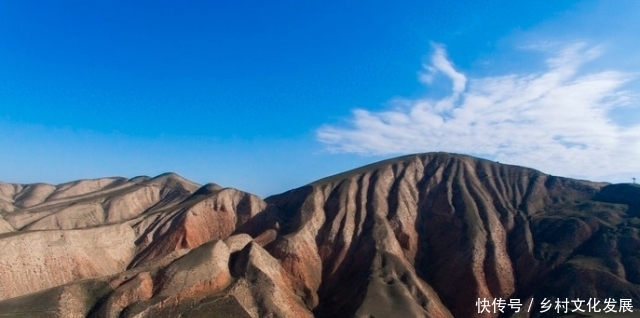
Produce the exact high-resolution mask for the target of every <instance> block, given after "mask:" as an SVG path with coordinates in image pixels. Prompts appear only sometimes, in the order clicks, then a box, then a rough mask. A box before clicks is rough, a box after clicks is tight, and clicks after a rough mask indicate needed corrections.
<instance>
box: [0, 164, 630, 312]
mask: <svg viewBox="0 0 640 318" xmlns="http://www.w3.org/2000/svg"><path fill="white" fill-rule="evenodd" d="M639 198H640V187H638V186H636V185H629V184H621V185H608V184H603V183H592V182H587V181H580V180H573V179H567V178H561V177H555V176H550V175H546V174H544V173H541V172H539V171H536V170H533V169H528V168H523V167H517V166H510V165H504V164H498V163H495V162H491V161H487V160H482V159H477V158H473V157H469V156H464V155H455V154H447V153H427V154H420V155H411V156H404V157H400V158H395V159H390V160H386V161H382V162H378V163H375V164H372V165H369V166H365V167H362V168H358V169H355V170H352V171H348V172H345V173H342V174H338V175H335V176H331V177H328V178H325V179H322V180H319V181H316V182H314V183H311V184H309V185H306V186H303V187H301V188H298V189H294V190H291V191H288V192H285V193H283V194H279V195H276V196H272V197H269V198H267V199H266V200H264V201H263V200H261V199H260V198H258V197H257V196H254V195H251V194H249V193H245V192H242V191H239V190H236V189H231V188H222V187H220V186H218V185H215V184H207V185H205V186H202V187H198V186H197V185H195V184H193V183H191V182H189V181H186V180H184V179H182V178H181V177H179V176H177V175H174V174H165V175H161V176H158V177H156V178H148V177H139V178H134V179H129V180H127V179H123V178H108V179H99V180H84V181H79V182H72V183H67V184H64V185H58V186H53V185H44V184H35V185H14V184H0V209H2V210H1V211H2V212H1V214H2V218H0V246H5V248H4V250H6V251H8V252H6V253H2V254H0V276H2V277H0V278H2V279H3V281H12V282H21V283H23V285H21V286H13V287H11V288H9V289H7V290H8V292H7V291H5V292H4V296H2V295H3V294H0V313H9V314H8V316H20V315H23V316H24V315H30V314H40V315H41V316H58V317H65V316H91V317H175V316H179V315H181V316H185V317H186V316H192V317H197V316H210V315H211V314H220V315H228V316H231V317H264V316H272V317H309V316H311V315H315V316H317V317H398V316H406V317H497V316H498V314H497V313H495V312H489V313H487V312H485V313H478V307H477V306H476V301H477V300H478V299H479V298H480V299H486V300H488V301H489V302H491V301H493V300H494V299H497V298H502V299H505V300H506V301H507V302H508V300H509V299H520V300H522V303H524V304H527V302H528V301H529V300H531V299H533V300H534V305H533V313H532V314H531V315H527V314H525V315H524V317H529V316H531V317H539V316H544V315H541V314H540V313H539V311H540V310H539V309H540V308H539V301H540V300H542V299H543V298H545V297H546V298H549V299H552V298H569V299H577V298H580V299H589V298H600V299H603V298H616V299H621V298H625V299H631V300H632V302H633V304H634V305H636V306H638V304H640V270H639V269H640V216H639V212H638V211H639V210H638V209H640V202H639V201H638V200H640V199H639ZM116 228H117V229H119V230H118V231H119V232H118V231H115V230H114V229H116ZM43 230H45V231H43ZM81 234H82V235H81ZM60 235H62V237H64V238H67V239H66V241H65V240H58V239H57V237H58V236H60ZM101 235H102V236H101ZM81 237H84V238H85V239H84V240H83V239H81ZM92 237H93V238H95V237H102V238H103V239H100V244H102V245H100V244H99V243H98V242H95V239H91V238H92ZM116 237H117V238H116ZM118 240H120V241H118ZM116 241H117V242H116ZM54 242H58V243H60V246H62V248H58V247H55V248H43V246H46V245H47V244H52V243H54ZM112 243H113V244H112ZM2 244H4V245H2ZM29 244H35V245H34V246H31V245H29ZM35 246H37V247H35ZM65 246H66V247H67V248H71V250H73V252H71V253H69V252H66V250H64V247H65ZM91 246H96V247H97V248H95V249H92V248H91ZM99 262H104V263H99ZM2 264H4V265H2ZM25 264H27V265H25ZM44 264H58V265H56V266H57V267H55V270H48V267H47V266H45V265H44ZM3 266H4V267H3ZM14 266H15V268H14ZM80 279H85V280H80ZM65 283H68V284H67V285H62V284H65ZM47 287H52V288H51V289H47V290H43V289H44V288H47ZM19 295H23V296H21V297H17V298H12V299H5V300H2V298H3V297H4V298H7V297H13V296H19ZM74 299H75V300H74ZM78 300H80V301H78ZM30 310H32V311H30ZM511 314H512V312H508V311H506V310H505V313H504V314H503V315H502V316H503V317H510V316H511ZM551 315H552V316H553V315H555V312H553V313H551Z"/></svg>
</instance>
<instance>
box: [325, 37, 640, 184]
mask: <svg viewBox="0 0 640 318" xmlns="http://www.w3.org/2000/svg"><path fill="white" fill-rule="evenodd" d="M535 49H537V50H542V51H543V52H544V53H545V54H546V55H547V58H546V60H545V65H546V68H545V69H544V70H543V71H541V72H537V73H530V74H508V75H502V76H491V77H481V78H469V77H468V76H466V75H464V74H462V73H461V72H459V71H457V70H456V69H455V67H454V66H453V63H452V62H451V60H450V59H449V58H448V57H447V55H446V51H445V49H444V47H443V46H440V45H434V52H433V54H432V56H431V59H430V64H428V65H424V66H423V67H424V69H423V72H422V73H421V74H420V76H419V80H420V81H421V82H422V83H424V84H425V85H427V86H428V85H430V84H432V82H433V81H434V80H435V75H437V74H442V75H444V76H446V77H447V78H448V79H449V80H450V81H451V86H452V90H451V94H450V95H449V96H446V97H444V98H440V99H433V98H430V97H428V96H427V97H422V98H416V99H396V100H393V101H391V102H390V106H391V107H390V108H389V109H388V110H385V111H380V112H372V111H368V110H365V109H355V110H354V111H353V117H352V118H351V119H350V120H349V121H348V122H347V123H345V124H343V125H335V124H328V125H324V126H322V127H320V128H319V129H318V130H317V131H316V135H317V139H318V140H319V141H320V142H322V143H324V144H325V145H326V148H327V149H328V150H329V151H332V152H346V153H358V154H364V155H391V154H401V153H413V152H428V151H449V152H458V153H467V154H472V155H477V156H481V157H485V158H490V159H493V160H498V161H501V162H506V163H512V164H518V165H524V166H530V167H534V168H537V169H540V170H542V171H545V172H547V173H552V174H557V175H565V176H571V177H577V178H589V179H598V180H603V179H604V180H623V181H625V180H630V178H631V177H636V174H639V173H640V164H639V163H640V160H639V159H640V124H635V125H632V126H621V125H617V124H616V123H615V122H613V121H612V120H611V119H610V117H609V114H610V112H613V111H616V110H617V109H618V108H620V107H623V106H629V105H633V103H634V102H635V101H636V100H635V99H634V95H633V94H632V93H631V92H629V91H625V90H624V89H623V86H624V85H625V84H626V83H628V82H629V81H630V80H632V79H633V77H632V76H631V74H628V73H625V72H621V71H616V70H601V71H597V72H591V73H581V72H580V69H581V67H582V66H584V65H585V64H586V63H588V62H590V61H592V60H595V59H597V58H599V57H600V56H602V53H603V50H602V48H600V47H590V46H587V45H586V44H584V43H572V44H569V45H565V46H563V47H552V48H551V47H544V48H543V47H538V48H535ZM551 51H553V52H554V53H550V52H551ZM639 177H640V176H639Z"/></svg>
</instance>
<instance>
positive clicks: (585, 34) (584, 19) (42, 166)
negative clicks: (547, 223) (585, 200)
mask: <svg viewBox="0 0 640 318" xmlns="http://www.w3.org/2000/svg"><path fill="white" fill-rule="evenodd" d="M439 2H442V3H436V1H406V2H403V3H402V4H401V5H399V4H397V5H391V4H390V3H388V2H386V3H385V2H378V1H335V2H333V1H331V2H329V1H325V2H319V1H272V2H269V3H266V2H264V3H262V4H259V3H256V1H191V2H188V3H186V4H185V3H178V2H175V1H135V2H132V1H98V0H96V1H60V2H56V4H55V5H54V4H52V3H51V2H49V1H29V0H25V1H13V2H10V1H4V2H0V149H2V151H1V152H0V165H1V166H0V180H3V181H5V182H18V183H30V182H37V181H41V182H48V183H61V182H66V181H70V180H74V179H80V178H97V177H106V176H114V175H117V176H125V177H134V176H137V175H157V174H160V173H163V172H167V171H173V172H176V173H179V174H181V175H183V176H185V177H186V178H189V179H191V180H194V181H196V182H199V183H206V182H216V183H219V184H221V185H223V186H231V187H236V188H239V189H243V190H246V191H250V192H254V193H257V194H259V195H262V196H266V195H269V194H275V193H279V192H282V191H285V190H287V189H290V188H293V187H297V186H301V185H303V184H306V183H308V182H311V181H313V180H315V179H319V178H322V177H325V176H327V175H330V174H333V173H338V172H341V171H344V170H347V169H350V168H355V167H357V166H360V165H363V164H367V163H371V162H374V161H377V160H381V159H384V158H388V157H393V156H397V155H402V154H406V153H414V152H428V151H453V152H459V153H467V154H472V155H477V156H481V157H485V158H489V159H493V160H499V161H500V162H505V163H511V164H518V165H525V166H531V167H534V168H537V169H540V170H542V171H544V172H548V173H552V174H556V175H565V176H571V177H577V178H586V179H592V180H598V181H600V180H603V181H610V182H628V181H630V179H631V177H639V178H640V163H639V162H640V160H638V159H637V158H640V102H639V100H638V98H640V83H639V82H638V76H639V75H640V54H639V53H640V41H638V40H637V34H640V22H639V20H638V19H637V13H638V12H640V2H637V1H624V0H621V1H536V2H535V4H528V3H526V2H521V1H506V0H505V1H497V0H496V1H449V2H444V1H439Z"/></svg>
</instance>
